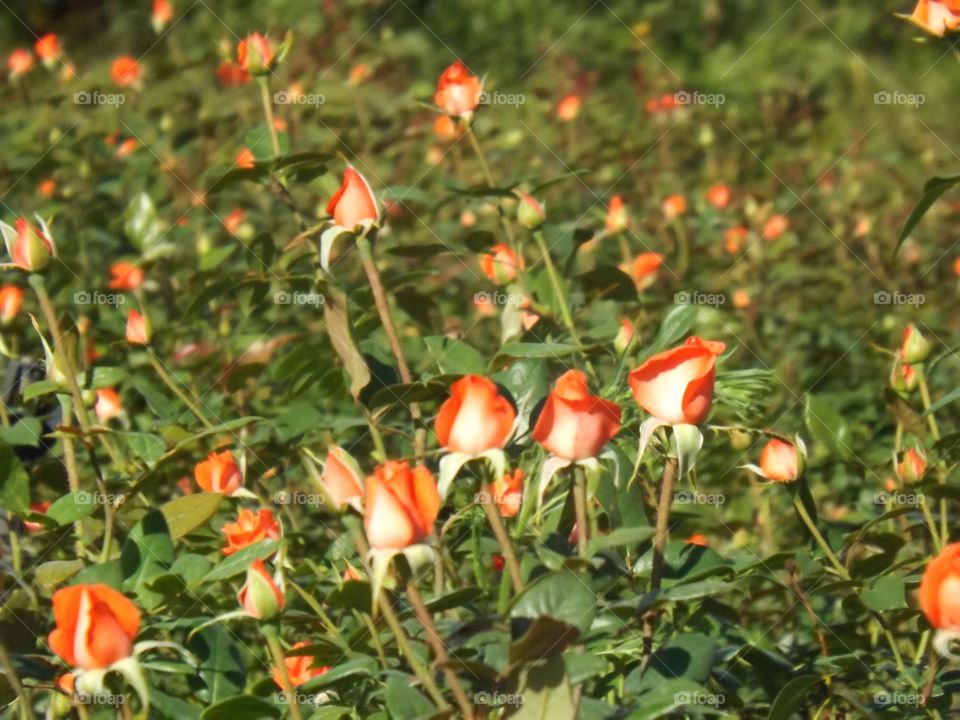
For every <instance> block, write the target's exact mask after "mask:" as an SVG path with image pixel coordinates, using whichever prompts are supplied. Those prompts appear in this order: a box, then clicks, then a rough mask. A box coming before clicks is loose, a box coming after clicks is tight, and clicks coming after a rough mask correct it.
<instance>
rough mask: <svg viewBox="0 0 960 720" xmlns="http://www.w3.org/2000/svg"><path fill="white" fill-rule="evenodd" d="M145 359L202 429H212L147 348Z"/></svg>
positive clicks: (206, 419) (199, 410) (201, 413)
mask: <svg viewBox="0 0 960 720" xmlns="http://www.w3.org/2000/svg"><path fill="white" fill-rule="evenodd" d="M147 357H148V358H149V359H150V364H151V365H152V366H153V369H154V370H155V371H156V373H157V375H159V376H160V379H161V380H162V381H163V383H164V384H165V385H166V386H167V387H168V388H170V390H171V391H172V392H173V394H174V395H176V396H177V397H178V398H180V400H181V401H182V402H183V404H184V405H186V406H187V407H188V408H190V411H191V412H192V413H193V414H194V415H196V416H197V419H198V420H199V421H200V422H202V423H203V425H204V427H206V428H208V429H209V428H212V427H214V425H213V423H212V422H210V420H209V418H207V416H206V415H204V414H203V411H202V410H201V409H200V407H199V406H198V405H197V404H196V403H195V402H194V401H193V399H192V398H191V397H190V396H189V395H187V393H185V392H184V391H183V389H182V388H181V387H180V386H179V385H178V384H177V382H176V381H175V380H174V379H173V377H171V376H170V374H169V373H168V372H167V371H166V369H164V367H163V363H161V362H160V361H159V360H158V359H157V357H156V355H155V354H154V352H153V350H151V349H150V348H147Z"/></svg>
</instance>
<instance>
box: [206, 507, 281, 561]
mask: <svg viewBox="0 0 960 720" xmlns="http://www.w3.org/2000/svg"><path fill="white" fill-rule="evenodd" d="M220 532H222V533H223V534H224V535H225V536H226V538H227V547H225V548H224V549H223V554H224V555H233V553H235V552H236V551H237V550H241V549H243V548H245V547H247V545H253V544H254V543H256V542H260V541H261V540H264V539H266V538H270V539H271V540H276V539H278V538H279V537H280V523H278V522H277V519H276V518H275V517H274V516H273V511H272V510H269V509H267V508H261V509H260V510H258V511H257V512H256V514H254V512H253V510H249V509H247V508H244V509H243V510H241V511H240V512H238V513H237V520H236V522H232V523H226V524H225V525H224V526H223V528H221V530H220Z"/></svg>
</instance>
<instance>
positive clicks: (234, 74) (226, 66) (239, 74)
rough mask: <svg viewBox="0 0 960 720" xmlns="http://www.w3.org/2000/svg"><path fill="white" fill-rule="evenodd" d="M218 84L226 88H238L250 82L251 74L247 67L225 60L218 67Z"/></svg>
mask: <svg viewBox="0 0 960 720" xmlns="http://www.w3.org/2000/svg"><path fill="white" fill-rule="evenodd" d="M217 82H219V83H220V84H221V85H223V86H224V87H238V86H240V85H246V84H247V83H248V82H250V73H249V72H247V69H246V68H245V67H242V66H240V65H237V64H236V63H232V62H230V61H229V60H224V61H223V62H222V63H220V65H219V66H218V67H217Z"/></svg>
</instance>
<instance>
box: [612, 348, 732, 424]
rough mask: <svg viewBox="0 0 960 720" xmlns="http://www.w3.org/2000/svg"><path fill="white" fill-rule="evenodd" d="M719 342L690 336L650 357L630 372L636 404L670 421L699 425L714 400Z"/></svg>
mask: <svg viewBox="0 0 960 720" xmlns="http://www.w3.org/2000/svg"><path fill="white" fill-rule="evenodd" d="M725 349H726V346H725V345H724V344H723V343H722V342H713V341H711V340H702V339H701V338H698V337H691V338H688V339H687V342H686V343H685V344H683V345H681V346H679V347H675V348H673V349H672V350H665V351H664V352H661V353H657V354H656V355H654V356H653V357H651V358H649V359H648V360H647V361H646V362H645V363H643V364H642V365H641V366H640V367H638V368H637V369H635V370H633V371H632V372H631V373H630V376H629V382H630V390H631V391H632V392H633V397H634V398H635V399H636V401H637V404H638V405H640V407H642V408H643V409H644V410H646V411H647V412H648V413H650V414H651V415H652V416H654V417H655V418H657V419H658V420H661V421H663V422H665V423H668V424H670V425H680V424H690V425H698V424H700V423H701V422H703V421H704V420H706V419H707V415H709V414H710V406H711V405H712V404H713V384H714V380H715V379H716V362H717V356H718V355H720V354H721V353H722V352H723V351H724V350H725Z"/></svg>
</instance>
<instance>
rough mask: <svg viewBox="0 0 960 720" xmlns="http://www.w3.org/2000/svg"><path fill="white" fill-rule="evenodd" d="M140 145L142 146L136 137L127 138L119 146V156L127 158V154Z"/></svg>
mask: <svg viewBox="0 0 960 720" xmlns="http://www.w3.org/2000/svg"><path fill="white" fill-rule="evenodd" d="M138 147H140V141H139V140H137V139H136V138H127V139H126V140H124V141H123V142H122V143H120V144H119V145H118V146H117V157H118V158H125V157H127V155H130V154H131V153H132V152H133V151H134V150H136V149H137V148H138Z"/></svg>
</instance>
